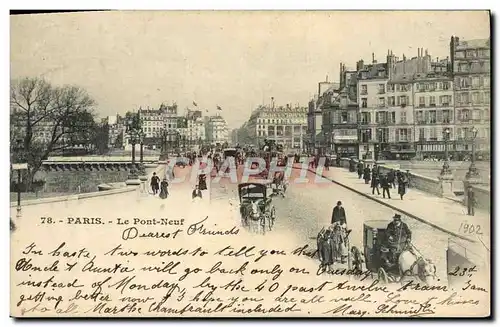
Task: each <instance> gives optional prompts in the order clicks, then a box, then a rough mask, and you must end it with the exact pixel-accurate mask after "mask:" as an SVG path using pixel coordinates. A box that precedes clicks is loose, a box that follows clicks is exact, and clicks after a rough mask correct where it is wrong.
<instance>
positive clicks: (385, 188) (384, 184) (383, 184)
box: [380, 174, 391, 199]
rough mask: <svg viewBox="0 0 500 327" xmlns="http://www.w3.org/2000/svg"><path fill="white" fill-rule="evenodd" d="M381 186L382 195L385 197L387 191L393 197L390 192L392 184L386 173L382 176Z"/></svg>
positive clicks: (389, 196)
mask: <svg viewBox="0 0 500 327" xmlns="http://www.w3.org/2000/svg"><path fill="white" fill-rule="evenodd" d="M380 186H381V187H382V196H383V197H384V199H385V194H386V193H387V197H388V198H389V199H390V198H391V193H390V192H389V186H390V184H389V180H388V178H387V175H386V174H383V175H382V176H380Z"/></svg>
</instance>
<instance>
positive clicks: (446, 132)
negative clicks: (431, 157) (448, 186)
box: [441, 128, 451, 176]
mask: <svg viewBox="0 0 500 327" xmlns="http://www.w3.org/2000/svg"><path fill="white" fill-rule="evenodd" d="M443 138H444V163H443V168H442V169H441V176H448V175H451V170H450V162H449V157H450V155H449V154H448V142H449V140H450V129H449V128H446V129H445V130H444V134H443Z"/></svg>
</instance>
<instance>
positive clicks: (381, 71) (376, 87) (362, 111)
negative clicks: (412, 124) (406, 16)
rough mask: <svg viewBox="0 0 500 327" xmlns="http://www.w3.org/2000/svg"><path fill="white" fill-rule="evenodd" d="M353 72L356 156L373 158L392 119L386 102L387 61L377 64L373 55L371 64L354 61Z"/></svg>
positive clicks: (382, 142)
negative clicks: (356, 133)
mask: <svg viewBox="0 0 500 327" xmlns="http://www.w3.org/2000/svg"><path fill="white" fill-rule="evenodd" d="M356 71H357V84H358V85H357V97H358V101H357V102H358V105H359V120H360V125H359V133H358V140H359V155H358V156H359V157H360V158H376V157H377V156H378V154H379V153H380V151H382V149H383V147H384V145H385V144H387V143H388V142H389V128H388V127H389V119H391V118H392V115H391V114H390V111H389V108H388V103H387V83H388V80H389V74H388V71H387V64H385V63H378V62H377V61H376V60H375V59H374V56H373V58H372V63H371V64H368V65H367V64H365V62H364V61H363V60H360V61H358V63H357V64H356Z"/></svg>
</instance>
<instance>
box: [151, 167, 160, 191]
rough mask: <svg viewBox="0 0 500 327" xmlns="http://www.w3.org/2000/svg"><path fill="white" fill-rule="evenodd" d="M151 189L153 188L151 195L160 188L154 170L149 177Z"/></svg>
mask: <svg viewBox="0 0 500 327" xmlns="http://www.w3.org/2000/svg"><path fill="white" fill-rule="evenodd" d="M151 189H152V190H153V195H156V194H158V190H159V189H160V177H158V176H156V172H154V173H153V176H152V177H151Z"/></svg>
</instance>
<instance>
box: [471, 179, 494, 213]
mask: <svg viewBox="0 0 500 327" xmlns="http://www.w3.org/2000/svg"><path fill="white" fill-rule="evenodd" d="M472 191H473V192H474V198H475V200H476V203H475V204H476V205H475V207H476V208H478V209H483V210H487V211H488V212H489V211H490V207H491V191H490V188H489V187H487V186H484V185H475V186H473V187H472Z"/></svg>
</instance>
